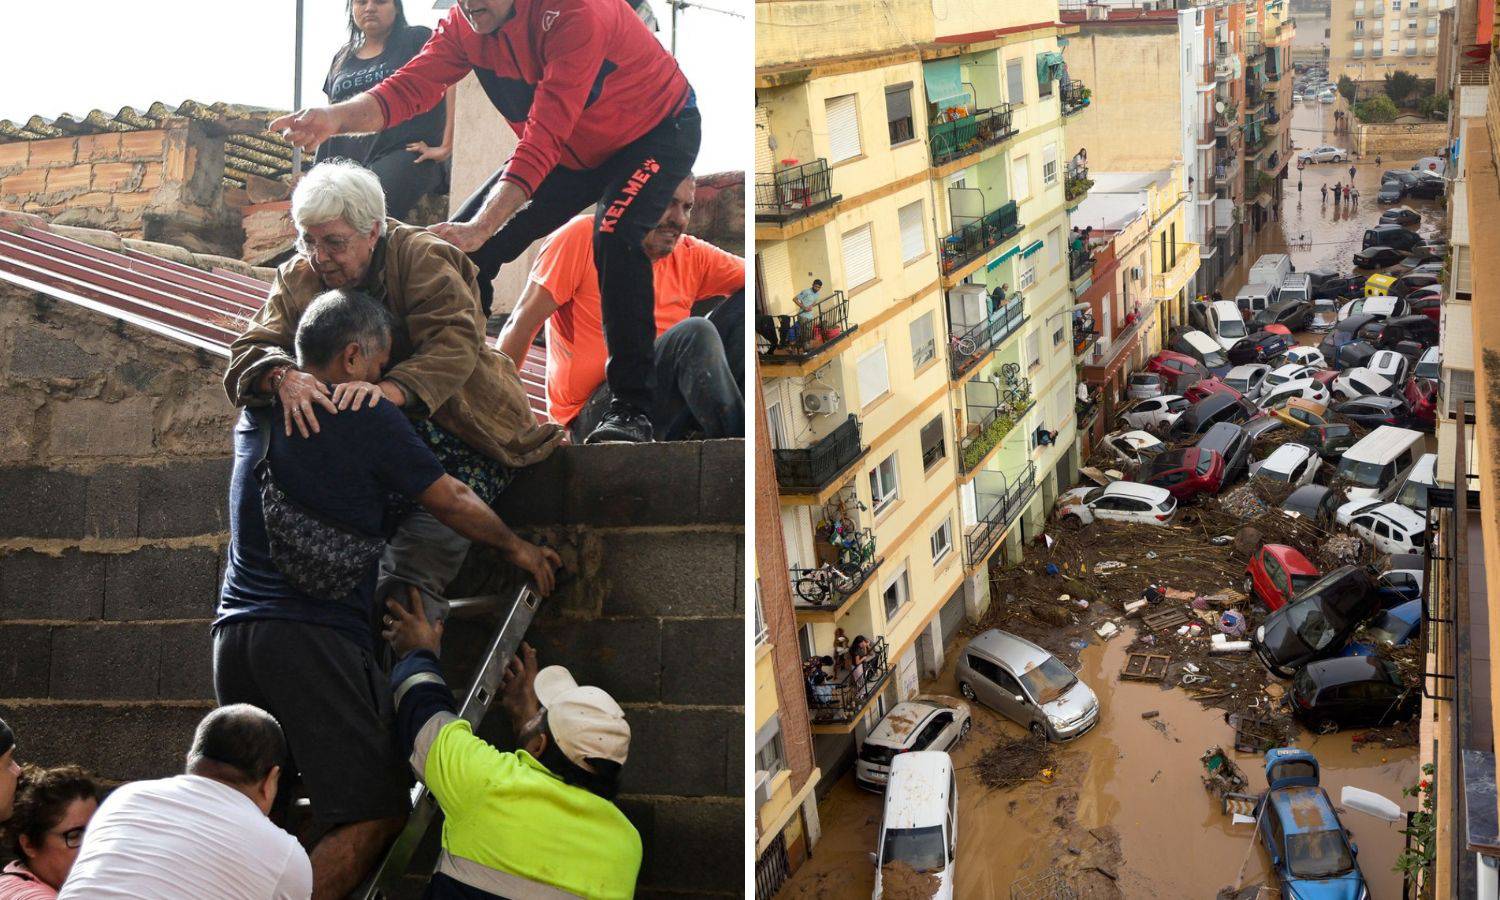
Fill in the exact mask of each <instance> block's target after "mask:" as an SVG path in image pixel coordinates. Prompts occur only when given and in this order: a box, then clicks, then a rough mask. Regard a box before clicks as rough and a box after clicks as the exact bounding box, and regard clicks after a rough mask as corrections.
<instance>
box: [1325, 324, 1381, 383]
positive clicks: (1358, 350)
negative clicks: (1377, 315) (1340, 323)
mask: <svg viewBox="0 0 1500 900" xmlns="http://www.w3.org/2000/svg"><path fill="white" fill-rule="evenodd" d="M1379 324H1380V323H1378V322H1376V323H1373V325H1374V326H1379ZM1370 327H1372V326H1371V325H1366V326H1365V328H1370ZM1364 334H1365V332H1364V330H1361V331H1360V335H1361V336H1362V335H1364ZM1375 350H1376V348H1375V345H1374V344H1372V343H1370V342H1369V341H1367V340H1357V341H1352V342H1350V343H1348V344H1345V345H1344V346H1342V347H1340V348H1339V355H1338V359H1336V360H1334V362H1333V367H1334V368H1335V369H1338V370H1340V371H1344V370H1347V369H1357V368H1359V367H1360V366H1367V365H1369V364H1370V357H1372V356H1374V355H1375Z"/></svg>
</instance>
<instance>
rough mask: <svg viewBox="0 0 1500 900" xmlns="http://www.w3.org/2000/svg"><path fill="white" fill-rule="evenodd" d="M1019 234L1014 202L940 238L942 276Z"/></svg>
mask: <svg viewBox="0 0 1500 900" xmlns="http://www.w3.org/2000/svg"><path fill="white" fill-rule="evenodd" d="M1020 231H1021V223H1020V222H1019V221H1018V219H1017V207H1016V201H1014V200H1012V201H1010V202H1009V203H1007V204H1005V205H1004V206H1002V207H1000V208H999V209H995V210H991V211H990V212H987V213H985V214H984V216H983V217H982V218H978V219H975V220H973V221H971V222H969V223H968V224H966V225H964V226H963V227H961V228H959V229H958V230H956V231H954V232H952V233H951V234H947V235H944V236H943V274H945V275H946V274H949V273H951V272H953V271H955V270H957V269H958V268H959V267H960V266H962V265H964V264H965V263H967V262H969V261H970V260H974V259H978V258H979V257H981V256H983V255H984V254H985V253H988V252H989V251H991V250H993V249H995V248H996V247H998V246H1000V245H1001V244H1002V243H1004V242H1005V241H1007V240H1009V239H1010V238H1012V237H1015V236H1016V235H1017V234H1019V233H1020Z"/></svg>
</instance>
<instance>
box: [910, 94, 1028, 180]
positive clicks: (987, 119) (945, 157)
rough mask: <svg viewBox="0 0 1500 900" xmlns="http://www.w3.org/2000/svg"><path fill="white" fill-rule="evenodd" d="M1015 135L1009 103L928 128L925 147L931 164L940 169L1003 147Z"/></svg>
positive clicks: (937, 123)
mask: <svg viewBox="0 0 1500 900" xmlns="http://www.w3.org/2000/svg"><path fill="white" fill-rule="evenodd" d="M1015 135H1016V129H1015V128H1014V127H1012V126H1011V109H1010V104H1009V103H1002V104H1000V105H999V106H994V107H990V108H989V109H981V110H978V111H976V112H975V113H974V114H973V115H968V116H964V117H963V118H962V119H954V120H953V121H951V122H936V123H933V124H932V125H929V126H928V128H927V147H928V149H929V150H930V151H931V153H932V164H933V165H934V166H941V165H942V164H944V163H947V162H952V161H953V160H955V159H958V158H959V157H961V156H968V155H969V154H970V153H977V152H979V151H980V150H983V149H984V148H985V147H994V146H997V145H999V144H1003V143H1005V142H1006V141H1007V140H1009V139H1010V138H1012V137H1014V136H1015Z"/></svg>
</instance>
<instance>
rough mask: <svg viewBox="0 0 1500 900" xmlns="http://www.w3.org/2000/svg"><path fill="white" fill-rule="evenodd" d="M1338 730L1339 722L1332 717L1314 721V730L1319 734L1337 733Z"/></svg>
mask: <svg viewBox="0 0 1500 900" xmlns="http://www.w3.org/2000/svg"><path fill="white" fill-rule="evenodd" d="M1338 730H1339V723H1337V722H1335V721H1334V720H1332V719H1319V720H1318V721H1317V722H1314V723H1313V731H1316V732H1317V733H1318V734H1336V733H1337V732H1338Z"/></svg>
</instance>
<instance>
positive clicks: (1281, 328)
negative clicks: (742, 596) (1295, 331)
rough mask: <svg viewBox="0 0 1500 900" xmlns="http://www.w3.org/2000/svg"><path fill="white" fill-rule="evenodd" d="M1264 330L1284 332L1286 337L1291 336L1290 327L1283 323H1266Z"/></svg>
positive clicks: (1276, 332)
mask: <svg viewBox="0 0 1500 900" xmlns="http://www.w3.org/2000/svg"><path fill="white" fill-rule="evenodd" d="M1264 330H1266V331H1269V332H1271V333H1272V334H1284V335H1286V336H1287V337H1291V336H1292V329H1290V328H1288V327H1286V326H1285V325H1282V324H1280V323H1273V324H1271V325H1267V326H1266V327H1265V329H1264Z"/></svg>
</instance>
